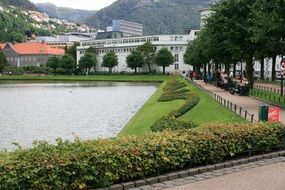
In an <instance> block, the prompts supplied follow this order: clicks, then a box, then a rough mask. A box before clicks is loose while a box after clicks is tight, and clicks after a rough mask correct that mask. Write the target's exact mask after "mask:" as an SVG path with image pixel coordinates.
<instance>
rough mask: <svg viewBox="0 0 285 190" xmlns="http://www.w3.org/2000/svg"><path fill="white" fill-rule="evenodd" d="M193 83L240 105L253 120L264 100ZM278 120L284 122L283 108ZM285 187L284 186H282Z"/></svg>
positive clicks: (284, 113) (202, 83)
mask: <svg viewBox="0 0 285 190" xmlns="http://www.w3.org/2000/svg"><path fill="white" fill-rule="evenodd" d="M194 82H195V83H197V84H199V85H200V86H202V87H203V88H205V89H207V90H209V91H211V92H212V93H215V94H217V95H219V96H221V97H223V98H224V99H226V100H227V101H231V102H233V103H234V104H237V105H238V106H240V107H242V108H243V109H245V110H247V111H248V112H249V113H251V114H254V120H256V121H258V109H259V105H261V104H264V102H261V101H259V100H256V99H254V98H250V97H248V96H237V95H232V94H230V93H229V92H228V91H225V90H223V89H221V88H217V87H216V86H214V85H211V84H205V83H204V82H203V81H201V80H196V81H194ZM280 121H281V122H282V123H283V124H285V110H284V109H281V110H280ZM284 189H285V188H284Z"/></svg>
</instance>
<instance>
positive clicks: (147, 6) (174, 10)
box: [85, 0, 212, 34]
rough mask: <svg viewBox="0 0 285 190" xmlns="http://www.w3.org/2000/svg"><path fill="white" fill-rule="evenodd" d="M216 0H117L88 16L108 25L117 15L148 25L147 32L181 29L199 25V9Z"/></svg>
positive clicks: (92, 22) (94, 23)
mask: <svg viewBox="0 0 285 190" xmlns="http://www.w3.org/2000/svg"><path fill="white" fill-rule="evenodd" d="M211 2H212V0H117V1H116V2H114V3H113V4H112V5H110V6H109V7H106V8H104V9H102V10H100V11H98V12H97V13H96V14H94V15H93V16H91V17H89V18H88V19H86V21H85V22H86V23H87V24H89V25H91V26H96V27H100V28H105V27H106V26H110V25H112V20H113V19H124V20H129V21H134V22H139V23H142V24H143V25H144V33H145V34H168V33H181V32H182V31H183V28H184V27H190V28H198V27H199V22H200V14H199V10H200V9H201V8H205V7H209V6H210V4H211Z"/></svg>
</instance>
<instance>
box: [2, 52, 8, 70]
mask: <svg viewBox="0 0 285 190" xmlns="http://www.w3.org/2000/svg"><path fill="white" fill-rule="evenodd" d="M6 66H7V59H6V57H5V55H4V53H3V52H2V51H0V73H3V70H4V68H5V67H6Z"/></svg>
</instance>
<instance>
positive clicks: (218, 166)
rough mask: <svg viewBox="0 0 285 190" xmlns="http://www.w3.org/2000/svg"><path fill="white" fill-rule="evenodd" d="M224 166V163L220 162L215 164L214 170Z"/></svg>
mask: <svg viewBox="0 0 285 190" xmlns="http://www.w3.org/2000/svg"><path fill="white" fill-rule="evenodd" d="M224 167H225V165H224V164H223V163H222V164H216V165H215V169H216V170H219V169H223V168H224Z"/></svg>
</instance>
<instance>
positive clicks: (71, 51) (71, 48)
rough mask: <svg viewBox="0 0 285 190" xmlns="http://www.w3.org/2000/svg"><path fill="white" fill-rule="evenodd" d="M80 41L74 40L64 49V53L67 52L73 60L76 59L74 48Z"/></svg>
mask: <svg viewBox="0 0 285 190" xmlns="http://www.w3.org/2000/svg"><path fill="white" fill-rule="evenodd" d="M79 45H80V43H78V42H75V43H74V44H73V45H72V46H71V47H70V48H68V49H67V50H66V51H65V54H69V55H71V56H72V57H73V59H74V60H76V48H77V46H79Z"/></svg>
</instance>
